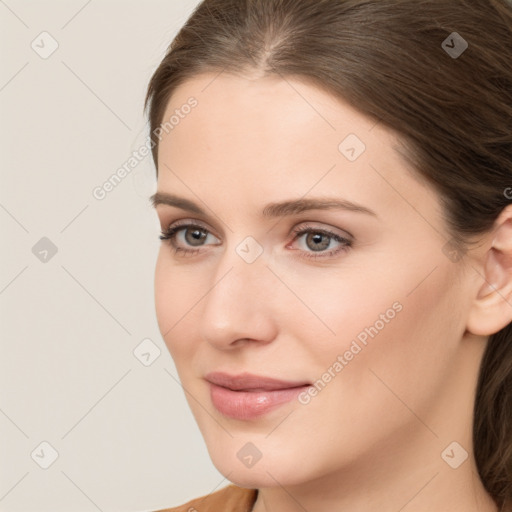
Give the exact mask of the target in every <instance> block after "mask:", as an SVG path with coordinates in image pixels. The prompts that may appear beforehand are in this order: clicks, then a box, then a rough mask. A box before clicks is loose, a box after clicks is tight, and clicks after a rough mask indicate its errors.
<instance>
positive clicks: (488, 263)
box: [467, 205, 512, 336]
mask: <svg viewBox="0 0 512 512" xmlns="http://www.w3.org/2000/svg"><path fill="white" fill-rule="evenodd" d="M489 237H493V238H492V241H491V244H490V247H489V249H488V250H487V251H486V254H485V255H484V256H483V258H484V259H483V262H482V267H481V269H482V270H477V269H475V270H477V271H478V272H479V274H480V279H479V282H480V283H481V285H480V288H479V290H478V292H477V295H476V296H475V299H474V301H473V304H472V307H471V310H470V312H469V316H468V324H467V330H468V331H469V332H471V333H472V334H475V335H480V336H490V335H492V334H494V333H496V332H498V331H500V330H501V329H503V328H504V327H506V326H507V325H508V324H509V323H511V322H512V205H509V206H507V207H506V208H505V209H504V210H503V211H502V213H501V214H500V216H499V217H498V219H497V220H496V222H495V227H494V228H493V230H492V232H491V233H490V234H489Z"/></svg>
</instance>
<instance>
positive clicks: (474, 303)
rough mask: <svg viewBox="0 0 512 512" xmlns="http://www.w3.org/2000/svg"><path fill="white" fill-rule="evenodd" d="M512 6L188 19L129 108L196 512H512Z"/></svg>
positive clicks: (375, 7)
mask: <svg viewBox="0 0 512 512" xmlns="http://www.w3.org/2000/svg"><path fill="white" fill-rule="evenodd" d="M511 62H512V6H511V5H510V4H509V3H508V1H507V0H451V1H450V2H447V1H445V0H428V1H427V0H364V1H361V0H205V1H204V2H202V3H201V4H199V6H198V7H197V8H196V10H195V11H194V12H193V14H192V15H191V17H190V18H189V20H188V21H187V23H186V24H185V26H184V27H183V28H182V29H181V31H180V32H179V33H178V35H177V36H176V38H175V39H174V41H173V42H172V44H171V45H170V47H169V50H168V52H167V54H166V56H165V58H164V59H163V61H162V63H161V64H160V66H159V67H158V69H157V70H156V72H155V73H154V75H153V77H152V79H151V82H150V84H149V88H148V94H147V98H146V106H147V107H148V108H149V120H150V127H151V140H152V145H153V158H154V161H155V165H156V168H157V177H158V186H157V193H156V194H155V195H154V196H152V198H151V199H152V202H153V205H154V206H155V208H156V211H157V214H158V218H159V221H160V224H161V228H162V235H161V238H162V240H163V241H162V245H161V249H160V253H159V257H158V261H157V266H156V273H155V301H156V312H157V318H158V323H159V328H160V330H161V333H162V336H163V339H164V340H165V343H166V344H167V346H168V349H169V351H170V353H171V355H172V357H173V359H174V361H175V364H176V368H177V371H178V373H179V377H180V380H181V383H182V385H183V388H184V390H185V393H186V396H187V400H188V402H189V405H190V407H191V410H192V412H193V414H194V417H195V419H196V420H197V423H198V426H199V428H200V430H201V432H202V434H203V436H204V439H205V442H206V445H207V447H208V451H209V454H210V456H211V458H212V461H213V463H214V465H215V466H216V468H217V469H218V470H219V471H220V472H221V473H222V474H223V475H225V477H226V479H228V480H229V481H230V482H232V485H229V486H227V487H225V488H224V489H221V490H217V491H216V492H214V493H211V494H210V495H207V496H203V497H201V498H198V499H195V500H192V501H190V502H188V503H187V504H185V505H183V506H181V507H177V508H172V509H167V510H174V511H192V510H197V511H199V512H206V511H217V512H229V511H232V512H234V511H246V512H248V511H253V512H295V511H297V512H298V511H310V512H324V511H332V510H336V511H340V512H341V511H350V512H375V511H379V512H382V511H385V512H388V511H389V512H391V511H392V512H398V511H405V512H427V511H428V512H433V511H435V512H497V511H501V512H503V511H510V510H512V323H511V322H512V65H511Z"/></svg>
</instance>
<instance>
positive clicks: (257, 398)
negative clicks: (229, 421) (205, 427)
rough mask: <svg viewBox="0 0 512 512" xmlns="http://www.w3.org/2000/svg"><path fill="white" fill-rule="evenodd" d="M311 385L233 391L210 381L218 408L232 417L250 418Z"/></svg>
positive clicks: (291, 398) (211, 393)
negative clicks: (267, 389) (266, 389)
mask: <svg viewBox="0 0 512 512" xmlns="http://www.w3.org/2000/svg"><path fill="white" fill-rule="evenodd" d="M308 387H309V386H307V385H306V386H300V387H296V388H287V389H277V390H275V391H233V390H231V389H227V388H223V387H222V386H217V385H216V384H212V383H210V396H211V399H212V402H213V405H214V406H215V407H216V409H217V410H218V411H219V412H220V413H222V414H224V415H225V416H229V417H230V418H235V419H237V420H250V419H253V418H257V417H259V416H262V415H263V414H265V413H267V412H270V411H271V410H273V409H275V408H276V407H279V406H280V405H283V404H285V403H287V402H290V401H291V400H293V399H294V398H296V397H297V395H299V394H300V393H302V392H303V391H304V390H305V389H307V388H308Z"/></svg>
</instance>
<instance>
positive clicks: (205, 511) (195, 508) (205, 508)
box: [154, 484, 258, 512]
mask: <svg viewBox="0 0 512 512" xmlns="http://www.w3.org/2000/svg"><path fill="white" fill-rule="evenodd" d="M257 494H258V490H257V489H245V488H243V487H238V486H236V485H234V484H231V485H228V486H227V487H224V488H223V489H220V490H218V491H216V492H214V493H211V494H207V495H205V496H201V497H199V498H195V499H193V500H191V501H188V502H187V503H185V504H183V505H180V506H178V507H173V508H166V509H160V510H155V511H154V512H250V511H251V510H252V507H253V505H254V503H255V501H256V496H257Z"/></svg>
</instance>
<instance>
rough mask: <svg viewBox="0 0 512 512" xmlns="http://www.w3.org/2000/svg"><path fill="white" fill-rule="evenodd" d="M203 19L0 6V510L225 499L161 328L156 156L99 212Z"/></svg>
mask: <svg viewBox="0 0 512 512" xmlns="http://www.w3.org/2000/svg"><path fill="white" fill-rule="evenodd" d="M197 3H198V1H197V0H151V1H149V2H142V1H138V2H136V1H133V0H132V1H121V0H117V1H116V0H92V1H91V0H89V1H87V0H73V1H69V0H68V1H60V2H58V1H55V0H53V1H45V2H39V1H19V0H5V1H3V0H0V26H1V34H2V36H1V37H2V50H1V58H2V65H1V67H0V108H1V111H0V116H1V117H0V119H1V139H0V140H1V151H2V153H1V154H2V158H1V188H0V229H1V232H2V234H1V236H2V251H1V258H2V260H1V264H0V307H1V318H0V329H1V334H0V336H1V355H0V379H1V381H0V460H1V463H0V510H2V511H32V510H33V511H60V510H62V511H91V512H93V511H97V510H100V511H114V510H119V511H121V510H123V511H143V510H154V509H157V508H162V507H164V506H166V507H167V506H171V505H177V504H181V503H184V502H185V501H187V500H189V499H191V498H193V497H196V496H200V495H203V494H207V493H209V492H211V491H212V490H214V489H216V488H218V487H224V486H225V485H227V484H228V483H229V482H228V481H227V480H225V479H224V478H223V476H222V475H221V474H220V473H219V472H218V471H217V470H216V469H215V467H214V466H213V464H212V463H211V461H210V459H209V457H208V453H207V450H206V446H205V443H204V441H203V438H202V436H201V435H200V432H199V429H198V428H197V426H196V423H195V421H194V419H193V417H192V414H191V412H190V411H189V408H188V404H187V403H186V400H185V396H184V393H183V390H182V388H181V386H180V384H179V381H178V380H177V377H176V370H175V367H174V364H173V361H172V359H171V357H170V355H169V353H168V351H167V348H166V346H165V344H164V342H163V340H162V338H161V335H160V332H159V330H158V325H157V322H156V316H155V311H154V297H153V278H154V267H155V261H156V256H157V252H158V248H159V244H160V241H159V239H158V235H159V233H160V232H159V224H158V220H157V216H156V213H155V212H154V211H153V209H152V208H151V207H150V205H149V201H148V197H149V196H150V195H151V194H152V193H153V192H154V191H155V190H156V178H155V172H154V168H153V163H152V161H151V158H150V156H147V157H146V158H144V159H143V160H142V161H141V162H140V163H138V165H137V166H136V167H134V168H133V169H132V170H131V173H130V174H128V175H127V176H126V177H125V178H124V180H122V182H121V183H119V184H118V185H117V186H116V187H115V188H114V189H113V190H112V191H110V192H109V193H108V194H106V197H105V198H104V199H102V200H98V199H96V198H95V197H94V196H93V190H94V188H95V187H98V186H101V185H102V184H103V183H104V182H105V181H107V180H108V179H109V178H110V177H111V176H112V175H113V174H114V173H115V172H116V171H117V169H118V168H119V167H121V166H122V165H123V164H125V163H126V162H127V161H128V159H129V157H130V156H131V153H132V152H133V151H135V150H137V149H138V148H140V147H141V146H142V145H143V144H144V143H145V142H146V141H147V123H146V120H145V118H144V116H143V113H142V107H143V99H144V93H145V89H146V86H147V82H148V80H149V78H150V76H151V74H152V72H153V71H154V69H155V68H156V66H157V65H158V63H159V62H160V60H161V58H162V57H163V55H164V52H165V49H166V47H167V45H168V44H169V43H170V41H171V39H172V37H173V36H174V35H175V34H176V31H177V30H178V29H179V27H180V26H181V25H182V24H183V23H184V21H185V20H186V18H187V17H188V15H189V14H190V13H191V11H192V9H193V8H194V7H195V6H196V5H197ZM42 32H48V34H50V36H48V35H43V36H41V35H40V34H41V33H42ZM55 41H56V42H55ZM56 44H58V48H57V49H56V50H55V51H54V52H53V53H52V54H51V55H47V53H48V52H50V51H51V49H52V48H53V46H55V45H56ZM52 45H53V46H52ZM34 47H35V48H34ZM55 248H56V250H57V252H56V253H55V254H53V252H54V251H55ZM143 340H150V341H145V342H144V343H145V344H144V345H142V346H141V348H140V349H139V352H137V347H138V346H139V344H140V343H141V342H143ZM158 350H160V355H158ZM134 351H135V353H134ZM140 352H142V353H146V355H145V356H141V355H140ZM136 354H139V357H137V356H136ZM41 443H48V444H41ZM52 450H55V451H56V453H57V454H58V457H57V458H56V459H55V460H54V461H53V462H52V453H53V451H52ZM48 464H49V466H48V467H47V468H46V469H45V468H43V466H44V465H48Z"/></svg>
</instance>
